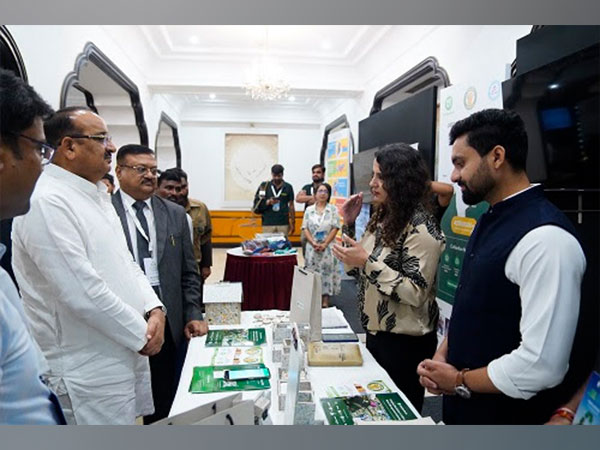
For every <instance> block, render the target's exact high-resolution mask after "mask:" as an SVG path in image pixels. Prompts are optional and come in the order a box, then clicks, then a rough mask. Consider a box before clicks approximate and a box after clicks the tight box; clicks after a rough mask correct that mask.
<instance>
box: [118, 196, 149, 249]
mask: <svg viewBox="0 0 600 450" xmlns="http://www.w3.org/2000/svg"><path fill="white" fill-rule="evenodd" d="M123 203H125V202H123ZM126 208H127V212H128V213H129V215H130V216H131V218H132V219H133V223H134V224H135V228H136V229H137V230H138V231H139V232H140V234H141V235H142V237H143V238H144V239H146V242H148V251H149V252H150V255H152V250H153V248H154V247H153V245H152V241H151V240H150V238H149V237H148V236H147V235H146V232H145V231H144V228H143V227H142V224H141V223H140V221H139V219H138V218H137V216H136V215H135V211H134V210H133V206H132V205H129V204H128V205H126ZM143 213H144V212H143V210H142V214H143ZM149 226H150V224H148V227H149ZM148 231H150V230H148Z"/></svg>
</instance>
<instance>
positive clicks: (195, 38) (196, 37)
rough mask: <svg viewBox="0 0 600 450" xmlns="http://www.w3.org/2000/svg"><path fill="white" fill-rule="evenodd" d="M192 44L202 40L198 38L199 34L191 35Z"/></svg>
mask: <svg viewBox="0 0 600 450" xmlns="http://www.w3.org/2000/svg"><path fill="white" fill-rule="evenodd" d="M189 41H190V44H194V45H196V44H197V43H198V42H200V39H199V38H198V36H190V39H189Z"/></svg>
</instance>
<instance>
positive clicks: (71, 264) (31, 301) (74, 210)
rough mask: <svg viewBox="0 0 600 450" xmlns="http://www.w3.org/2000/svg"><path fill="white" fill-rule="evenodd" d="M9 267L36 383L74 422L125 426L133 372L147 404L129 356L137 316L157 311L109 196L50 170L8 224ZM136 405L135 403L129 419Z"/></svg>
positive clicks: (134, 347) (141, 335)
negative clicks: (37, 358) (43, 362)
mask: <svg viewBox="0 0 600 450" xmlns="http://www.w3.org/2000/svg"><path fill="white" fill-rule="evenodd" d="M99 185H100V183H99ZM13 266H14V271H15V275H16V276H17V280H18V282H19V286H20V288H21V293H22V296H23V301H24V304H25V310H26V313H27V315H28V316H29V319H30V322H31V330H32V332H33V334H34V337H35V339H36V340H37V342H38V344H39V346H40V348H41V349H42V351H43V352H44V355H45V356H46V359H47V360H48V364H49V366H50V369H49V371H48V373H46V374H45V375H46V377H47V379H48V382H49V384H50V386H51V387H52V388H53V389H54V390H55V391H56V392H57V394H59V395H61V394H64V393H65V392H64V391H65V390H66V393H67V394H68V395H69V397H70V399H71V402H72V406H73V413H74V415H75V419H76V421H77V423H80V424H132V423H134V422H135V417H136V388H137V389H138V394H139V392H140V390H139V388H140V387H139V386H137V387H136V370H137V371H140V369H141V371H140V373H139V374H138V379H142V380H143V381H144V383H145V384H144V385H143V386H144V389H143V390H144V393H145V395H150V396H151V393H150V390H149V386H148V381H149V366H148V358H146V357H142V356H140V355H139V354H138V353H137V352H138V351H139V350H140V349H142V347H143V346H144V345H145V344H146V337H145V333H146V321H145V320H144V318H143V315H144V313H145V312H147V311H149V310H151V309H153V308H155V307H159V306H162V304H161V303H160V300H159V299H158V298H157V297H156V295H155V293H154V291H153V290H152V287H151V286H150V284H149V283H148V281H147V279H146V277H145V275H144V274H143V272H142V271H141V270H140V268H139V266H138V265H137V264H136V263H135V262H134V261H133V258H132V257H131V254H130V253H129V250H128V249H127V244H126V241H125V236H124V234H123V230H122V227H121V224H120V222H119V219H118V217H117V215H116V213H115V211H114V208H113V206H112V204H111V202H110V197H109V196H108V194H106V192H104V191H103V190H102V189H101V188H99V187H98V186H96V185H94V184H92V183H90V182H89V181H87V180H85V179H84V178H81V177H79V176H77V175H75V174H73V173H71V172H68V171H66V170H64V169H62V168H60V167H58V166H55V165H53V164H50V165H49V166H48V167H47V168H46V169H45V170H44V173H43V174H42V176H41V177H40V179H39V181H38V183H37V185H36V188H35V191H34V193H33V196H32V200H31V210H30V211H29V213H28V214H26V215H25V216H22V217H19V218H17V219H15V220H14V222H13ZM61 391H62V392H61ZM150 398H151V397H150ZM150 401H151V400H150ZM143 403H145V404H147V403H148V399H147V398H140V397H139V395H138V398H137V408H138V411H137V412H139V408H140V406H141V405H142V404H143ZM146 412H147V410H146Z"/></svg>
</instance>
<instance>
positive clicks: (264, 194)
mask: <svg viewBox="0 0 600 450" xmlns="http://www.w3.org/2000/svg"><path fill="white" fill-rule="evenodd" d="M283 170H284V169H283V166H282V165H281V164H275V165H274V166H273V167H271V181H264V182H262V183H261V184H260V186H259V187H258V189H257V190H256V194H255V195H254V203H253V206H252V211H253V212H254V213H256V214H261V215H262V229H263V233H282V234H283V235H284V236H285V237H286V238H287V237H288V236H289V235H290V234H293V233H294V230H295V220H296V217H295V211H294V188H293V187H292V185H291V184H289V183H287V182H285V181H283Z"/></svg>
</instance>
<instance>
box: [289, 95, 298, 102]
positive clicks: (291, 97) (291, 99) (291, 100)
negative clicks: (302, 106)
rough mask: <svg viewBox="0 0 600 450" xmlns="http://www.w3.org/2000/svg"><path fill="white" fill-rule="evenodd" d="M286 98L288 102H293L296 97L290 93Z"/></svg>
mask: <svg viewBox="0 0 600 450" xmlns="http://www.w3.org/2000/svg"><path fill="white" fill-rule="evenodd" d="M288 100H289V101H290V102H295V101H296V97H294V96H293V95H290V96H289V97H288Z"/></svg>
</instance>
